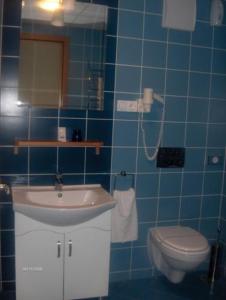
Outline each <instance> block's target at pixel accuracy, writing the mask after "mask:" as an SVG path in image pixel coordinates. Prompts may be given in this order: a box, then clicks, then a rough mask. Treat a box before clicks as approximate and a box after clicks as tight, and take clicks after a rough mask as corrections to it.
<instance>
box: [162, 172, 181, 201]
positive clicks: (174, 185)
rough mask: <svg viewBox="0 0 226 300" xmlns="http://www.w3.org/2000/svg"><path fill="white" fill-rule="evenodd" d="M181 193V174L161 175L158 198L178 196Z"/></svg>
mask: <svg viewBox="0 0 226 300" xmlns="http://www.w3.org/2000/svg"><path fill="white" fill-rule="evenodd" d="M180 193H181V174H162V175H161V184H160V196H179V195H180Z"/></svg>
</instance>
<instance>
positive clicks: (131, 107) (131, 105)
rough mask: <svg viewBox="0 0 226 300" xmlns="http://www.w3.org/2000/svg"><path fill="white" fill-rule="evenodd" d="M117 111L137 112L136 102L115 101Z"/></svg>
mask: <svg viewBox="0 0 226 300" xmlns="http://www.w3.org/2000/svg"><path fill="white" fill-rule="evenodd" d="M117 111H125V112H137V101H127V100H117Z"/></svg>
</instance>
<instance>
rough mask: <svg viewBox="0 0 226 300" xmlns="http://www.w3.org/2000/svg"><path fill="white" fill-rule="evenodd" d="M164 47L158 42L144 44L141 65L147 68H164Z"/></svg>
mask: <svg viewBox="0 0 226 300" xmlns="http://www.w3.org/2000/svg"><path fill="white" fill-rule="evenodd" d="M165 62H166V45H165V44H163V43H158V42H148V41H145V42H144V53H143V65H145V66H147V67H159V68H161V67H165Z"/></svg>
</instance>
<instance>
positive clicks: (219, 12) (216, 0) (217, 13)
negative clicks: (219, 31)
mask: <svg viewBox="0 0 226 300" xmlns="http://www.w3.org/2000/svg"><path fill="white" fill-rule="evenodd" d="M223 18H224V4H223V2H222V0H212V3H211V11H210V25H212V26H220V25H222V22H223Z"/></svg>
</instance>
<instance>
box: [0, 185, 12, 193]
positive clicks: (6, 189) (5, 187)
mask: <svg viewBox="0 0 226 300" xmlns="http://www.w3.org/2000/svg"><path fill="white" fill-rule="evenodd" d="M0 191H4V192H5V193H6V195H10V187H9V185H8V184H5V183H0Z"/></svg>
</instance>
